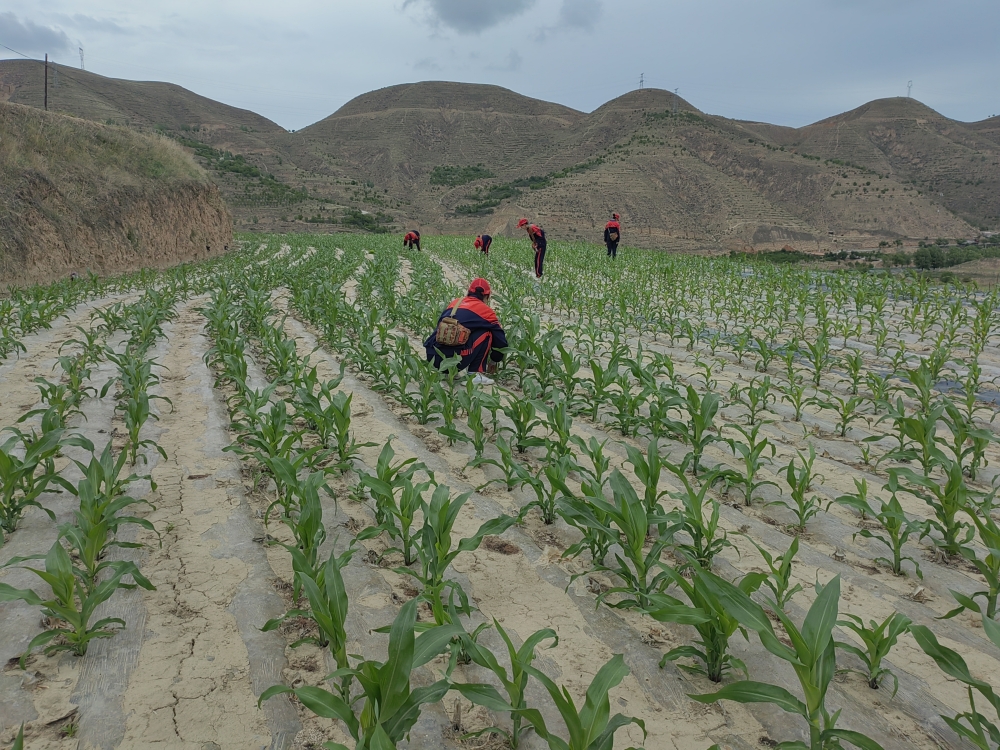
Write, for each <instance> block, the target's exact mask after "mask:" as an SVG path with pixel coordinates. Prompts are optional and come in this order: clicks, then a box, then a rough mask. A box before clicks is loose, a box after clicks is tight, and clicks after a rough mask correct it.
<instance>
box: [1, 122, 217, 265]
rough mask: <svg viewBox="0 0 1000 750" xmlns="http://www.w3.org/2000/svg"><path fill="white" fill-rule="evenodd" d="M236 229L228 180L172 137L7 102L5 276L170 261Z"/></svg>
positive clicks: (204, 253)
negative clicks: (226, 194)
mask: <svg viewBox="0 0 1000 750" xmlns="http://www.w3.org/2000/svg"><path fill="white" fill-rule="evenodd" d="M232 235H233V220H232V216H231V215H230V213H229V209H228V208H227V207H226V205H225V203H224V202H223V200H222V197H221V196H220V195H219V191H218V188H216V186H215V185H213V184H212V183H211V182H210V181H209V180H208V179H207V177H206V176H205V174H204V172H203V171H202V170H201V169H200V168H199V167H198V166H197V165H196V164H195V163H194V162H193V161H192V160H191V157H190V156H189V155H188V154H186V153H185V152H184V150H183V149H182V148H181V147H180V146H178V145H177V144H175V143H173V142H171V141H170V140H169V139H167V138H163V137H160V136H148V135H142V134H140V133H135V132H132V131H129V130H127V129H125V128H120V127H110V126H105V125H100V124H97V123H89V122H85V121H83V120H78V119H76V118H72V117H66V116H64V115H56V114H53V113H50V112H39V111H38V110H35V109H32V108H30V107H22V106H19V105H16V104H9V103H0V284H12V283H13V284H28V283H36V282H47V281H52V280H54V279H58V278H61V277H65V276H68V275H69V274H71V273H74V272H76V273H79V274H83V273H86V272H87V271H93V272H95V273H102V274H105V273H112V272H116V271H123V270H132V269H135V268H147V267H150V268H166V267H167V266H171V265H176V264H178V263H183V262H186V261H191V260H196V259H202V258H206V257H209V256H210V255H217V254H219V253H222V252H224V251H225V249H226V248H227V247H228V246H229V245H230V244H231V243H232Z"/></svg>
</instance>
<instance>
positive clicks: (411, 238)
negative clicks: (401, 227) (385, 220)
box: [403, 229, 420, 250]
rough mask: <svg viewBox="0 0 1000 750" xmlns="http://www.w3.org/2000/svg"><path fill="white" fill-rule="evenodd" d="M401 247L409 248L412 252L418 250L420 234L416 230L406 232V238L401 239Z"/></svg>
mask: <svg viewBox="0 0 1000 750" xmlns="http://www.w3.org/2000/svg"><path fill="white" fill-rule="evenodd" d="M403 247H408V248H410V250H412V249H413V248H417V250H419V249H420V232H418V231H417V230H416V229H413V230H411V231H409V232H407V233H406V236H405V237H403Z"/></svg>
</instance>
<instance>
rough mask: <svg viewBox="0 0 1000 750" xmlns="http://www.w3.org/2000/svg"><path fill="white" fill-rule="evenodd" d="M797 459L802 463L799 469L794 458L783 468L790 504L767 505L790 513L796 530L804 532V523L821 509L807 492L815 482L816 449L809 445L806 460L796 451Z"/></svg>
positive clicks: (779, 501) (781, 502)
mask: <svg viewBox="0 0 1000 750" xmlns="http://www.w3.org/2000/svg"><path fill="white" fill-rule="evenodd" d="M798 457H799V460H800V461H801V462H802V467H801V468H799V467H797V466H796V465H795V459H794V458H793V459H792V460H791V461H789V462H788V466H786V467H785V482H786V483H787V484H788V489H789V497H790V498H791V502H789V501H787V500H772V501H771V502H770V503H768V505H781V506H783V507H785V508H787V509H788V510H790V511H792V512H793V513H794V514H795V520H796V528H797V529H798V530H799V531H805V528H806V523H808V521H809V519H810V518H812V517H813V516H815V515H816V514H817V513H819V512H820V511H821V510H822V509H823V507H822V505H821V504H820V501H819V498H817V497H816V496H815V495H810V494H809V490H810V488H811V487H812V484H813V482H814V481H815V480H816V476H815V475H814V474H813V463H814V462H815V461H816V449H815V448H813V446H812V445H810V446H809V458H806V457H805V456H804V455H803V454H802V451H798Z"/></svg>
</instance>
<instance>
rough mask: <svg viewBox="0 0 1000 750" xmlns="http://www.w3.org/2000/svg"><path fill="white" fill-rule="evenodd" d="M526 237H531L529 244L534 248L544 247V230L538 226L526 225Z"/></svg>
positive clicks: (542, 248) (540, 248)
mask: <svg viewBox="0 0 1000 750" xmlns="http://www.w3.org/2000/svg"><path fill="white" fill-rule="evenodd" d="M528 237H530V238H531V244H532V245H534V247H535V249H536V250H544V249H545V230H544V229H542V228H541V227H540V226H538V225H537V224H532V225H531V226H530V227H528Z"/></svg>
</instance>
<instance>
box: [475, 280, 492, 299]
mask: <svg viewBox="0 0 1000 750" xmlns="http://www.w3.org/2000/svg"><path fill="white" fill-rule="evenodd" d="M469 294H482V295H485V296H487V297H488V296H490V295H491V294H493V290H492V289H490V282H488V281H487V280H486V279H483V278H478V279H473V280H472V282H471V283H470V284H469Z"/></svg>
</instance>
